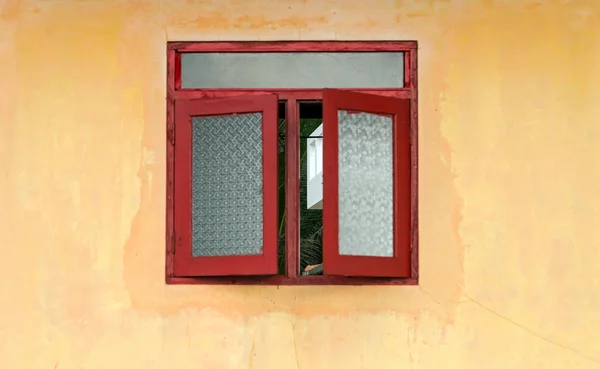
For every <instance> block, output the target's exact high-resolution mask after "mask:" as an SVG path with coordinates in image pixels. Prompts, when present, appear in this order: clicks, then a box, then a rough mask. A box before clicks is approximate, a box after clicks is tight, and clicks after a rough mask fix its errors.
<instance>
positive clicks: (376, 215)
mask: <svg viewBox="0 0 600 369" xmlns="http://www.w3.org/2000/svg"><path fill="white" fill-rule="evenodd" d="M338 122H339V123H338V124H339V126H338V134H339V158H338V165H339V184H338V186H339V247H340V250H339V251H340V254H342V255H363V256H393V255H394V247H393V241H394V236H393V186H392V184H393V177H392V173H393V172H392V171H393V166H392V163H393V161H392V160H393V157H392V154H393V151H392V150H393V149H392V118H391V117H388V116H381V115H375V114H369V113H354V112H352V113H348V112H346V111H344V110H340V111H339V112H338Z"/></svg>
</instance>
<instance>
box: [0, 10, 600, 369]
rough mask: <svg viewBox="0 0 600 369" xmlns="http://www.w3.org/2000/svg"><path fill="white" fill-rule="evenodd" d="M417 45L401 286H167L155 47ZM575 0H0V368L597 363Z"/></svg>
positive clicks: (591, 65) (595, 75)
mask: <svg viewBox="0 0 600 369" xmlns="http://www.w3.org/2000/svg"><path fill="white" fill-rule="evenodd" d="M282 39H285V40H311V39H327V40H348V39H400V40H418V41H419V46H420V54H419V57H420V64H419V69H420V73H419V74H420V106H419V111H420V165H421V166H420V189H419V190H420V201H421V204H420V225H421V231H420V235H421V276H422V278H421V285H420V286H418V287H385V288H384V287H375V288H371V287H280V288H277V287H252V286H251V287H248V286H246V287H240V286H166V285H165V284H164V251H163V250H164V243H163V240H164V218H165V180H164V176H165V80H166V75H165V74H166V60H165V59H166V58H165V54H166V52H165V44H166V42H167V41H172V40H178V41H182V40H282ZM599 44H600V3H598V2H597V1H596V0H589V1H583V0H581V1H578V0H572V1H569V0H562V1H559V0H556V1H550V0H548V1H541V0H538V1H534V0H505V1H500V0H481V1H475V0H474V1H464V0H462V1H461V0H445V1H444V0H438V1H434V0H429V1H426V0H396V1H392V0H369V1H366V0H364V1H362V0H355V1H344V2H342V1H328V0H305V1H299V0H298V1H278V0H261V1H258V0H257V1H236V0H223V1H210V0H205V1H167V0H154V1H151V0H139V1H109V0H105V1H99V0H97V1H92V0H88V1H84V0H64V1H63V0H55V1H42V0H39V1H27V0H22V1H19V0H3V1H0V66H1V68H0V157H1V164H0V168H1V171H0V208H1V209H2V210H1V212H0V235H1V236H2V241H1V243H0V251H1V254H2V258H3V261H4V262H3V268H2V271H3V274H4V278H3V281H2V282H0V296H1V298H0V337H1V338H0V367H2V368H11V369H12V368H18V369H30V368H31V369H38V368H60V369H63V368H86V369H88V368H89V369H91V368H127V369H134V368H144V369H150V368H209V369H212V368H217V369H218V368H261V369H262V368H277V369H286V368H311V369H317V368H333V367H340V368H377V369H385V368H489V369H493V368H597V367H600V339H598V332H599V331H600V263H599V256H600V232H598V229H599V228H600V227H599V226H600V192H599V191H598V188H599V187H600V145H599V144H600V124H598V122H599V119H600V118H599V117H600V103H599V101H600V87H599V86H600V48H599V47H598V45H599Z"/></svg>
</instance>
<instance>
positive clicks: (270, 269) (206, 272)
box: [173, 95, 278, 277]
mask: <svg viewBox="0 0 600 369" xmlns="http://www.w3.org/2000/svg"><path fill="white" fill-rule="evenodd" d="M277 102H278V101H277V96H276V95H260V96H242V97H231V98H222V99H198V100H176V101H175V163H174V167H175V179H174V181H175V186H174V187H175V193H174V196H175V220H174V223H175V254H174V265H173V267H174V276H176V277H200V276H226V275H269V274H277V237H278V236H277V232H278V229H277V213H278V207H277V196H278V184H277V157H278V146H277V145H278V137H277V136H278V123H277ZM247 113H261V114H262V163H261V164H262V179H263V181H262V207H263V209H262V217H263V218H262V221H263V227H262V249H261V250H259V251H258V253H256V252H251V253H250V255H229V254H227V253H224V254H223V253H218V255H219V256H206V255H203V256H196V257H193V254H192V250H193V245H192V242H193V236H192V232H193V231H194V230H193V229H192V228H193V222H194V220H193V219H192V214H193V211H192V195H193V194H192V191H193V178H192V175H193V169H192V168H193V167H192V165H193V160H194V159H193V156H192V154H193V149H194V146H193V145H194V143H193V140H194V138H193V130H192V129H193V127H192V122H193V118H195V117H199V118H205V117H218V118H224V117H227V116H231V117H232V118H235V117H236V116H239V115H241V114H247ZM221 122H222V121H221ZM213 127H216V128H215V129H216V130H219V127H222V125H220V124H217V125H216V126H213ZM242 127H243V126H242ZM203 129H210V128H203ZM230 131H231V130H230ZM233 131H235V130H233ZM208 132H210V131H208ZM216 135H217V136H218V137H232V136H234V135H235V132H233V133H231V134H223V135H221V134H216ZM225 140H227V139H226V138H225ZM258 140H260V138H259V139H258ZM222 142H225V143H226V145H224V146H225V147H226V149H225V150H223V149H221V151H220V152H224V153H225V154H226V155H227V154H228V153H227V150H229V148H230V149H231V150H236V149H237V148H238V147H237V146H238V145H236V141H235V140H234V139H231V142H228V141H222ZM253 147H254V146H253ZM198 150H201V149H198ZM200 155H201V154H200ZM259 155H260V154H259ZM212 157H213V156H210V158H212ZM259 157H260V156H259ZM210 158H208V159H206V158H205V159H203V160H205V161H210V160H211V159H210ZM198 160H199V161H201V160H200V159H198ZM258 160H260V159H258ZM235 162H236V161H235V160H233V163H234V164H233V165H234V166H235ZM254 163H255V164H257V163H256V161H254ZM229 165H231V162H230V163H229ZM240 165H242V164H241V163H240ZM258 165H260V164H258ZM216 167H218V166H216ZM196 175H198V174H196ZM220 185H221V183H214V182H213V183H212V184H210V186H212V187H210V188H212V189H215V188H218V186H220ZM207 186H208V185H207ZM226 186H227V183H223V188H225V190H223V191H222V192H221V193H220V194H221V195H222V196H235V194H236V193H237V192H236V190H235V186H234V187H233V188H234V189H233V190H227V187H226ZM238 189H239V185H238ZM242 190H243V185H242ZM238 191H239V190H238ZM258 191H259V192H258V193H260V189H259V190H258ZM217 192H218V191H217ZM213 198H217V199H221V197H220V196H216V197H215V196H213ZM211 201H212V200H211ZM199 203H200V204H202V201H201V200H199ZM219 206H220V205H219ZM199 207H202V205H199ZM219 209H220V210H219V211H220V212H221V213H219V214H220V215H219V216H220V218H219V219H223V217H225V218H228V217H231V219H232V220H233V222H235V219H234V217H235V218H237V219H243V217H244V214H236V213H235V211H234V212H233V213H232V212H231V209H232V207H229V208H227V210H223V207H221V208H219ZM234 209H235V208H234ZM206 213H207V214H208V213H210V212H208V211H207V212H206ZM223 214H225V215H223ZM229 214H231V215H229ZM240 217H241V218H240ZM206 218H207V219H210V216H206ZM259 219H260V217H259ZM206 223H207V222H206V221H205V223H203V224H206ZM208 223H210V222H208ZM206 227H208V228H210V224H209V226H206ZM229 227H231V228H235V225H233V226H232V225H231V224H230V225H228V226H226V227H225V228H222V226H221V228H219V232H217V233H214V234H212V235H210V233H211V232H204V233H205V234H209V235H210V236H211V237H217V238H218V240H217V241H206V242H205V243H206V244H210V243H211V242H212V243H215V242H219V244H220V245H227V244H228V241H224V240H226V239H227V238H228V237H229V235H230V234H233V231H232V233H229V230H228V228H229ZM199 229H200V228H199ZM203 229H204V228H203ZM215 229H217V228H215ZM236 232H237V233H236V235H237V236H239V234H240V233H243V231H242V232H240V228H237V229H236ZM200 233H202V232H200ZM215 234H216V236H215ZM256 234H259V235H260V230H259V231H256V232H255V235H256ZM198 237H203V236H198ZM233 237H235V235H234V236H233ZM238 239H239V237H238ZM255 244H256V242H255ZM201 246H202V243H199V247H201ZM258 246H260V245H258ZM232 254H235V253H232ZM211 255H212V254H211Z"/></svg>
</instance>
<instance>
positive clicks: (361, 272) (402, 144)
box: [323, 89, 411, 278]
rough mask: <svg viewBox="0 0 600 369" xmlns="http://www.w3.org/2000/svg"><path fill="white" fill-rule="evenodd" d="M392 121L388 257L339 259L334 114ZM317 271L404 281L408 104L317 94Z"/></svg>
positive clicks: (407, 251) (406, 266)
mask: <svg viewBox="0 0 600 369" xmlns="http://www.w3.org/2000/svg"><path fill="white" fill-rule="evenodd" d="M339 110H347V111H352V112H366V113H373V114H384V115H388V116H391V117H392V121H393V123H392V124H393V125H392V142H393V144H392V145H393V205H394V206H393V209H394V210H393V214H394V219H393V239H394V241H393V248H394V253H393V256H392V257H374V256H354V255H352V256H351V255H340V253H339V207H338V203H339V197H338V195H339V192H338V183H339V182H338V179H339V176H338V162H339V161H338V159H339V152H338V144H339V143H338V111H339ZM323 150H324V152H323V168H324V170H323V267H324V273H325V274H327V275H347V276H365V277H396V278H399V277H404V278H407V277H410V249H411V244H410V242H411V237H410V229H411V228H410V206H408V205H409V204H410V100H408V99H399V98H395V97H387V96H375V95H369V94H365V93H360V92H349V91H339V90H329V89H326V90H325V91H324V92H323Z"/></svg>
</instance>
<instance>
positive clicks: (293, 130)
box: [165, 41, 419, 285]
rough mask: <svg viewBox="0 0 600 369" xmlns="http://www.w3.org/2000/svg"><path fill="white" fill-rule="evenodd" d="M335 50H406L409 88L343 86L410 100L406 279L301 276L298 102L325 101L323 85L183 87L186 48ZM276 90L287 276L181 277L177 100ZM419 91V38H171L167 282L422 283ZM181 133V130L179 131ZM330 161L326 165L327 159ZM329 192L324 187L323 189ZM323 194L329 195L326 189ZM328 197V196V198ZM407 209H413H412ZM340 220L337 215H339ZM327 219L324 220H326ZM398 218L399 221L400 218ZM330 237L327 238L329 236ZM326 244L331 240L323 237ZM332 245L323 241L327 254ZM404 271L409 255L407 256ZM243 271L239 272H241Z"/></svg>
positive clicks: (196, 50)
mask: <svg viewBox="0 0 600 369" xmlns="http://www.w3.org/2000/svg"><path fill="white" fill-rule="evenodd" d="M283 51H285V52H303V51H304V52H306V51H312V52H319V51H321V52H332V51H333V52H335V51H353V52H354V51H356V52H369V51H402V52H404V86H403V87H402V88H388V89H377V88H373V89H342V90H348V91H355V92H359V93H360V92H362V93H368V94H373V95H379V96H391V97H398V98H402V99H408V100H410V128H409V129H410V148H409V150H410V185H409V188H410V230H409V234H410V245H411V249H410V273H409V274H408V275H409V276H408V277H404V278H390V277H382V278H378V277H361V276H356V277H344V276H336V275H323V276H300V272H299V271H298V267H297V266H298V259H299V253H298V248H299V241H298V237H299V234H298V232H299V221H300V219H299V217H298V214H299V209H300V204H299V191H300V183H299V182H300V181H299V177H300V176H299V164H298V163H299V160H300V158H299V146H298V144H299V139H300V137H299V136H300V130H299V126H300V122H299V117H298V103H299V101H310V100H323V95H324V92H323V89H252V88H244V89H242V88H236V89H182V88H181V71H180V61H181V54H182V53H186V52H283ZM265 94H276V95H277V96H278V98H279V100H280V101H281V100H285V101H286V106H287V107H286V109H287V110H286V123H287V128H286V158H285V160H286V179H285V187H286V199H285V206H286V213H287V219H286V229H285V250H286V270H285V275H275V276H254V275H253V276H242V275H236V276H222V277H197V278H196V277H180V276H177V275H176V274H175V266H174V264H175V263H174V261H175V257H176V255H177V253H179V249H178V247H179V246H178V245H179V243H180V242H183V241H182V240H180V237H179V235H176V232H175V222H176V220H175V211H174V209H175V206H174V205H175V183H176V181H175V175H176V173H175V150H176V147H177V145H179V142H178V143H177V145H175V141H176V140H175V138H176V130H175V104H176V102H177V101H179V100H193V99H206V98H222V97H234V96H240V95H241V96H253V95H265ZM417 103H418V95H417V43H416V42H415V41H376V42H363V41H309V42H169V43H168V45H167V219H166V245H167V247H166V270H165V274H166V282H167V283H168V284H268V285H312V284H320V285H344V284H348V285H382V284H388V285H416V284H418V279H419V274H418V193H417V188H418V171H417V164H418V162H417V152H418V146H417V142H418V109H417ZM177 137H179V134H177ZM324 164H325V163H324ZM324 190H325V188H324ZM324 196H326V195H325V193H324ZM324 201H325V200H324ZM407 211H408V210H407ZM336 220H337V219H336ZM324 222H325V220H324ZM395 222H397V220H395ZM325 237H327V236H325ZM324 242H326V241H325V240H324ZM326 248H327V246H326V245H324V250H323V252H324V258H326V257H327V256H326V252H327V251H326V250H325V249H326ZM403 258H404V259H403V260H404V261H403V263H404V264H403V267H402V268H403V269H402V270H403V275H407V274H406V273H404V272H406V257H405V256H403ZM236 274H238V273H236Z"/></svg>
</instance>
